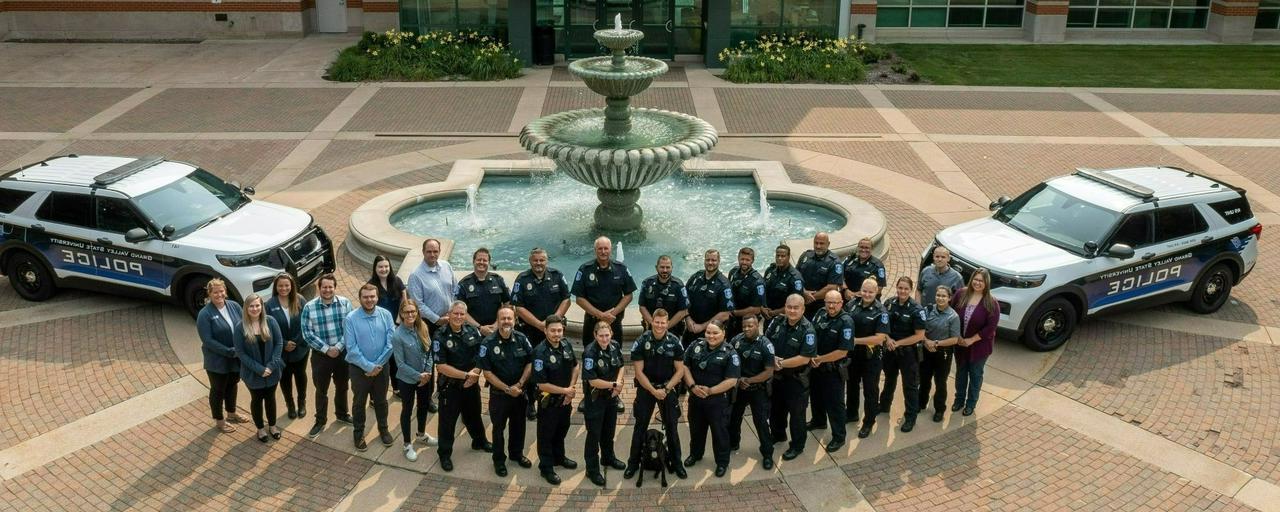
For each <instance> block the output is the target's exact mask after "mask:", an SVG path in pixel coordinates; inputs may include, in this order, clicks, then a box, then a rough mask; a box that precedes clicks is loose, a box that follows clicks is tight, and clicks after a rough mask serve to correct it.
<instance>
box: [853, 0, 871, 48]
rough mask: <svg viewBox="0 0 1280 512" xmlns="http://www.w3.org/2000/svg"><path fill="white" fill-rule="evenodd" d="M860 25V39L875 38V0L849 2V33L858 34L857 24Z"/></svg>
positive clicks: (868, 39)
mask: <svg viewBox="0 0 1280 512" xmlns="http://www.w3.org/2000/svg"><path fill="white" fill-rule="evenodd" d="M859 25H861V26H862V39H863V40H864V41H869V42H875V40H876V0H853V3H851V4H849V35H850V36H856V35H858V26H859Z"/></svg>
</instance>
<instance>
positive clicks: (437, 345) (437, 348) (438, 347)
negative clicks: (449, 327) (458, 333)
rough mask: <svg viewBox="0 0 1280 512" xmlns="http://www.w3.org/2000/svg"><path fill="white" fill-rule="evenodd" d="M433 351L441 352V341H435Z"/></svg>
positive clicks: (432, 344)
mask: <svg viewBox="0 0 1280 512" xmlns="http://www.w3.org/2000/svg"><path fill="white" fill-rule="evenodd" d="M431 351H432V352H439V351H440V340H435V341H432V342H431Z"/></svg>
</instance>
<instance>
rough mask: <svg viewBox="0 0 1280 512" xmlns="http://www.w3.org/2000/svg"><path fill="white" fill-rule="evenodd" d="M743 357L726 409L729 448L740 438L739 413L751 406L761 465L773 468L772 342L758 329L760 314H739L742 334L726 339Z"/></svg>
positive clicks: (739, 356)
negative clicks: (770, 398)
mask: <svg viewBox="0 0 1280 512" xmlns="http://www.w3.org/2000/svg"><path fill="white" fill-rule="evenodd" d="M729 343H730V345H731V346H732V347H733V349H734V350H735V351H737V352H738V359H739V360H740V361H742V376H741V377H739V378H738V392H737V397H736V398H735V399H734V401H733V408H732V409H731V410H730V413H729V445H730V447H729V449H730V450H733V451H737V450H738V445H739V443H740V442H741V440H742V417H743V415H744V413H745V412H746V410H747V407H748V406H750V407H751V422H752V423H754V424H755V427H756V435H757V436H758V437H759V438H760V456H761V458H762V461H761V463H760V467H762V468H764V469H765V470H766V471H768V470H771V469H773V436H771V435H770V427H769V380H770V379H772V378H773V371H774V370H773V367H774V360H773V357H774V353H773V343H771V342H770V341H769V338H767V337H765V336H764V335H763V334H762V333H761V331H760V317H759V316H757V315H749V316H745V317H742V334H739V335H737V336H735V337H734V338H733V340H732V341H730V342H729Z"/></svg>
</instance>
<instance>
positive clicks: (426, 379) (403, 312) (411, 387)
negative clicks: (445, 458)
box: [391, 299, 436, 462]
mask: <svg viewBox="0 0 1280 512" xmlns="http://www.w3.org/2000/svg"><path fill="white" fill-rule="evenodd" d="M398 316H399V319H400V326H399V327H396V330H395V332H394V333H392V334H391V354H392V357H394V358H395V359H398V360H399V361H400V365H399V366H398V367H397V368H396V371H395V374H394V375H393V376H394V377H395V378H394V379H393V380H396V381H399V382H398V384H399V387H398V388H397V393H399V395H400V401H401V402H404V407H403V408H402V409H400V435H401V437H402V438H403V439H404V458H406V459H409V461H410V462H413V461H416V460H418V452H417V451H416V450H414V449H413V438H412V437H410V434H412V431H410V430H409V420H410V419H411V418H413V410H414V409H415V405H416V409H417V410H418V441H420V442H422V443H423V444H425V445H427V446H435V445H436V438H434V437H431V434H428V433H427V400H429V399H430V398H431V386H429V385H428V384H429V383H430V382H431V376H432V372H433V371H434V369H435V368H434V363H433V362H432V359H431V336H430V335H429V334H427V324H426V323H425V322H423V321H422V317H420V316H418V303H416V302H414V301H413V299H405V300H404V302H403V303H402V304H401V305H400V314H399V315H398Z"/></svg>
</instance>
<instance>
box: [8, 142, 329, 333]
mask: <svg viewBox="0 0 1280 512" xmlns="http://www.w3.org/2000/svg"><path fill="white" fill-rule="evenodd" d="M252 193H253V189H252V188H244V189H241V188H240V187H239V186H238V185H236V184H233V183H227V182H225V181H223V180H222V179H220V178H218V177H217V176H214V175H213V174H211V173H209V172H208V171H205V170H204V169H201V168H199V167H196V166H193V165H191V164H186V163H182V162H173V161H168V160H165V159H164V158H160V157H142V158H121V157H113V156H76V155H67V156H60V157H55V158H50V159H48V160H45V161H43V162H39V163H36V164H32V165H29V166H27V167H23V168H20V169H16V170H14V171H12V172H9V173H6V174H4V175H0V273H2V274H4V275H5V276H8V278H9V282H10V284H11V285H12V286H13V289H14V290H15V291H17V292H18V295H21V296H22V297H23V298H25V299H27V300H33V301H41V300H45V299H48V298H49V297H51V296H52V295H53V293H54V292H55V291H56V290H57V288H58V287H74V288H85V289H95V290H105V291H111V292H115V293H120V294H124V295H136V296H149V297H164V298H167V299H171V300H174V301H176V302H178V303H180V304H182V305H183V306H185V307H186V308H187V310H188V311H190V312H191V314H192V315H193V316H194V315H195V313H196V312H197V311H199V309H200V308H201V307H202V306H203V305H204V303H205V301H206V297H205V292H204V285H205V283H206V282H208V281H209V279H211V278H214V277H218V278H222V279H223V280H225V281H226V282H227V288H228V290H227V292H228V293H229V294H230V295H231V297H232V298H233V299H235V300H240V299H241V298H243V297H246V296H248V295H249V294H253V293H256V294H260V295H263V296H267V295H269V294H270V293H271V291H270V288H271V283H272V281H273V279H274V278H275V276H276V275H278V274H279V273H281V272H289V273H290V274H292V275H293V276H294V277H296V278H297V279H298V281H299V284H300V285H301V286H306V285H307V284H310V283H311V282H312V281H314V280H315V279H316V278H318V277H319V276H320V275H321V274H322V273H324V272H328V271H331V270H332V269H333V268H334V262H335V260H334V254H333V246H332V244H331V243H330V241H329V238H328V237H327V236H326V235H325V233H324V230H322V229H320V227H319V226H316V225H315V222H314V221H313V219H312V218H311V216H310V215H309V214H307V213H306V212H303V211H301V210H298V209H295V208H288V207H285V206H280V205H276V204H272V203H268V202H265V201H253V200H250V199H249V194H252Z"/></svg>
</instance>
